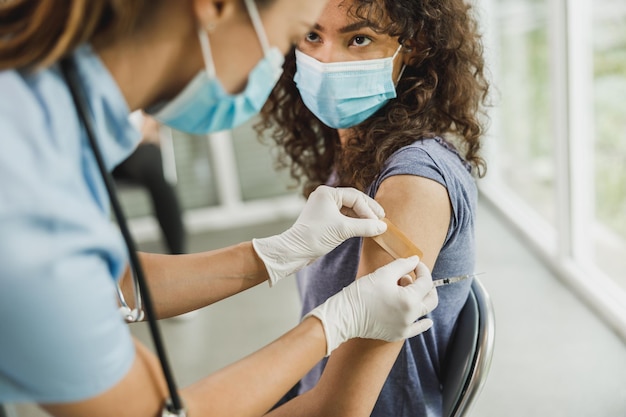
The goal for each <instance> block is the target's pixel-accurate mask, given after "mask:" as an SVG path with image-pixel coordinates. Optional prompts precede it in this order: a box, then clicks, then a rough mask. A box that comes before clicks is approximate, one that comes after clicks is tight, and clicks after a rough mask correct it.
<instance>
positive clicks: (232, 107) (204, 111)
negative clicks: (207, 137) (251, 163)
mask: <svg viewBox="0 0 626 417" xmlns="http://www.w3.org/2000/svg"><path fill="white" fill-rule="evenodd" d="M245 3H246V6H247V8H248V13H249V14H250V19H251V20H252V23H253V25H254V29H255V31H256V33H257V36H258V38H259V41H260V43H261V46H262V47H263V53H264V57H263V59H262V60H261V61H259V63H258V64H257V65H256V66H255V67H254V69H253V70H252V71H251V72H250V74H249V76H248V83H247V85H246V88H245V89H244V91H243V92H241V93H238V94H229V93H227V92H226V91H225V90H224V88H223V87H222V84H221V83H220V81H219V79H218V78H217V76H216V73H215V64H214V63H213V57H212V54H211V47H210V43H209V35H208V33H207V32H206V31H205V30H204V29H200V30H199V31H198V37H199V39H200V46H201V48H202V56H203V58H204V63H205V67H206V68H205V70H203V71H201V72H200V73H198V75H197V76H196V77H195V78H194V79H193V80H192V81H191V82H190V83H189V84H188V85H187V86H186V87H185V88H184V89H183V91H182V92H181V93H180V94H178V95H177V96H176V97H175V98H174V99H173V100H172V101H170V102H168V103H165V104H164V105H160V106H158V108H151V109H147V111H148V112H149V113H151V114H152V115H153V116H154V117H155V118H156V119H157V120H159V121H161V122H162V123H163V124H165V125H167V126H170V127H172V128H174V129H176V130H180V131H183V132H187V133H193V134H207V133H212V132H218V131H221V130H228V129H232V128H234V127H236V126H239V125H241V124H242V123H245V122H246V121H248V120H249V119H251V118H252V117H253V116H255V115H256V114H258V113H259V112H260V111H261V108H262V107H263V105H264V104H265V102H266V101H267V98H268V97H269V95H270V93H271V92H272V89H273V88H274V86H275V85H276V83H277V82H278V79H279V78H280V76H281V74H282V72H283V69H282V65H283V62H284V59H285V58H284V56H283V54H282V53H281V51H280V50H279V49H278V48H276V47H273V48H270V46H269V42H268V40H267V36H266V34H265V30H264V28H263V24H262V23H261V18H260V17H259V13H258V10H257V8H256V5H255V4H254V0H245Z"/></svg>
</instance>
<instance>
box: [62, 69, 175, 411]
mask: <svg viewBox="0 0 626 417" xmlns="http://www.w3.org/2000/svg"><path fill="white" fill-rule="evenodd" d="M60 66H61V72H62V73H63V77H64V78H65V81H66V83H67V85H68V87H69V89H70V92H71V94H72V99H73V100H74V105H75V107H76V111H77V112H78V117H79V120H80V121H81V122H82V124H83V126H84V128H85V131H86V133H87V138H88V140H89V144H90V146H91V148H92V150H93V153H94V156H95V158H96V163H97V164H98V169H99V171H100V174H101V175H102V179H103V180H104V184H105V186H106V190H107V193H108V195H109V199H110V200H111V207H112V208H113V213H114V214H115V218H116V220H117V223H118V226H119V228H120V231H121V232H122V236H123V237H124V241H125V242H126V247H127V249H128V256H129V259H130V268H131V275H132V277H133V284H134V287H133V288H134V301H135V308H130V306H129V305H128V303H127V302H126V300H125V299H124V295H123V294H122V290H121V289H120V287H119V285H118V286H117V294H118V298H119V302H120V306H121V307H120V311H121V313H122V315H123V317H124V320H126V322H128V323H135V322H138V321H141V320H143V319H144V316H145V318H146V319H147V321H148V325H149V327H150V333H151V334H152V340H153V343H154V348H155V350H156V352H157V355H158V357H159V361H160V362H161V369H162V370H163V375H164V377H165V380H166V382H167V387H168V390H169V393H170V398H169V399H167V400H166V402H165V404H164V407H163V413H162V417H186V416H187V413H186V410H185V408H184V405H183V403H182V400H181V398H180V395H179V394H178V389H177V386H176V382H175V381H174V376H173V374H172V372H171V370H170V366H169V362H168V360H167V355H166V352H165V345H164V343H163V340H162V338H161V333H160V331H159V327H158V325H157V322H156V319H155V315H154V308H153V304H152V299H151V298H150V292H149V291H148V286H147V285H146V281H145V277H144V273H143V269H142V267H141V263H140V262H139V258H138V256H137V249H136V245H135V242H134V240H133V238H132V236H131V234H130V231H129V228H128V224H127V222H126V217H125V216H124V213H123V211H122V207H121V205H120V202H119V199H118V197H117V193H116V191H115V185H114V181H113V178H112V177H111V174H110V173H109V172H108V171H107V169H106V166H105V164H104V159H103V157H102V152H101V151H100V147H99V146H98V142H97V141H96V134H95V129H94V125H93V121H92V119H91V116H90V114H89V111H88V106H87V102H86V99H85V97H84V95H83V91H82V88H81V84H80V80H79V77H78V73H77V70H76V66H75V64H74V62H73V60H72V59H71V58H65V59H63V60H61V63H60ZM144 312H145V314H144Z"/></svg>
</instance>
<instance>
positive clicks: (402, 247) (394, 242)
mask: <svg viewBox="0 0 626 417" xmlns="http://www.w3.org/2000/svg"><path fill="white" fill-rule="evenodd" d="M382 220H383V221H384V222H385V223H387V231H386V232H385V233H383V234H382V235H378V236H374V237H373V238H372V239H373V240H374V242H376V243H378V245H380V247H381V248H383V249H384V250H385V251H386V252H387V253H389V254H390V255H391V256H393V257H394V258H395V259H398V258H408V257H411V256H414V255H417V256H419V258H420V259H422V256H423V253H422V251H421V250H420V249H419V248H418V247H417V246H415V245H414V244H413V242H411V241H410V240H409V238H408V237H406V236H405V235H404V233H402V232H401V231H400V229H398V228H397V227H396V225H394V224H393V223H391V222H390V221H389V220H387V219H386V218H385V219H382Z"/></svg>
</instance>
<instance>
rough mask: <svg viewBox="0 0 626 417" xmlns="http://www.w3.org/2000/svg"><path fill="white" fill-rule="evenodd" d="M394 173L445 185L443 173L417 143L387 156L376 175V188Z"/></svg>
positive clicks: (426, 151) (425, 150) (429, 154)
mask: <svg viewBox="0 0 626 417" xmlns="http://www.w3.org/2000/svg"><path fill="white" fill-rule="evenodd" d="M395 175H415V176H419V177H424V178H429V179H431V180H433V181H437V182H438V183H440V184H441V185H443V186H444V187H446V186H447V185H446V180H445V177H444V174H443V172H442V170H441V168H440V167H439V165H438V164H437V163H436V162H435V160H434V159H433V157H432V156H431V153H429V152H428V150H427V149H425V148H424V147H422V146H420V145H418V144H414V145H411V146H406V147H404V148H402V149H400V150H398V151H396V152H395V153H394V154H393V155H392V156H391V157H390V158H389V160H388V161H387V162H386V164H385V166H384V167H383V170H382V171H381V173H380V175H379V176H378V179H377V181H376V190H377V189H378V187H379V186H380V184H381V183H382V182H383V181H384V180H385V179H387V178H389V177H393V176H395Z"/></svg>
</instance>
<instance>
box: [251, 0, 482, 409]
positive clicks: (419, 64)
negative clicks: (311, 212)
mask: <svg viewBox="0 0 626 417" xmlns="http://www.w3.org/2000/svg"><path fill="white" fill-rule="evenodd" d="M472 12H473V11H472V9H471V8H470V6H469V5H468V4H466V3H465V2H464V1H463V0H446V1H441V0H420V1H416V0H331V1H330V2H329V3H328V5H327V6H326V9H325V11H324V12H323V14H322V15H321V17H320V18H319V20H318V22H317V25H316V26H315V29H314V30H313V31H312V32H311V33H309V34H308V35H307V36H306V38H305V39H303V40H301V41H300V42H299V43H298V44H297V48H296V50H295V51H294V52H293V53H291V54H290V56H288V58H287V61H286V63H285V69H286V71H285V73H284V74H283V77H282V79H281V80H280V82H279V84H278V85H277V87H276V89H275V90H274V92H273V94H272V96H271V98H270V100H269V102H268V103H267V104H266V106H265V108H264V111H263V121H262V122H261V123H260V124H258V125H257V130H259V132H261V131H263V130H266V129H269V130H270V131H271V136H272V138H273V139H274V140H275V142H276V143H277V145H278V146H279V148H280V149H281V150H282V158H281V159H282V161H283V163H284V164H285V165H286V166H290V169H291V173H292V176H294V177H295V178H297V179H299V180H301V181H302V182H304V194H305V195H308V194H309V193H310V192H311V191H312V190H314V189H315V187H316V186H318V185H319V184H329V185H333V186H353V187H356V188H358V189H360V190H363V191H365V192H367V193H369V195H370V196H372V197H375V199H376V200H377V201H378V202H380V203H381V204H382V206H383V207H384V208H385V212H386V215H387V218H388V219H389V220H391V221H392V222H393V223H395V224H396V225H397V226H398V227H399V228H400V229H401V230H402V231H403V232H404V233H405V234H406V235H407V236H408V237H409V239H411V240H412V241H413V242H414V243H415V245H416V246H418V247H419V248H420V249H421V250H422V251H423V253H424V254H423V261H424V263H425V264H426V265H428V266H429V267H430V268H432V271H433V278H443V277H450V276H456V275H462V274H469V273H472V272H474V253H475V242H474V224H475V216H476V199H477V191H476V185H475V178H476V177H480V176H482V175H483V174H484V171H485V168H486V166H485V162H484V160H483V159H482V158H481V156H480V155H479V150H480V148H481V143H480V141H481V138H482V134H483V127H482V125H481V118H482V115H483V113H482V110H483V108H484V107H483V106H484V105H485V104H486V96H487V92H488V84H487V82H486V80H485V77H484V74H483V70H484V68H483V64H484V63H483V56H482V45H481V39H480V35H479V33H478V32H477V25H476V21H475V20H474V17H473V15H472ZM389 261H390V255H388V254H387V253H386V252H385V251H384V250H382V249H381V248H380V247H379V246H378V245H377V244H376V243H375V242H374V241H372V240H370V239H361V238H355V239H351V240H348V241H346V242H345V243H344V244H342V245H341V246H339V247H338V248H337V249H335V250H334V251H333V252H331V253H330V254H328V255H326V256H324V257H323V258H321V259H319V260H318V261H316V262H315V263H313V264H312V265H310V266H309V267H308V268H307V269H305V270H303V271H302V272H301V273H300V274H299V276H298V284H299V289H300V293H301V297H302V301H303V311H302V313H303V314H306V313H307V312H308V311H310V310H311V309H312V308H314V307H315V306H317V305H319V304H320V303H322V302H323V301H324V300H326V299H327V298H328V297H330V296H331V295H333V294H335V293H336V292H338V291H340V290H341V289H342V288H343V287H344V286H346V285H348V284H349V283H350V282H351V281H353V280H354V279H355V277H360V276H363V275H364V274H366V273H369V272H371V271H373V270H374V269H376V268H377V267H379V266H381V265H384V264H385V263H387V262H389ZM471 283H472V282H471V279H467V280H464V281H461V282H458V283H454V284H450V285H446V286H443V287H439V289H438V292H439V307H437V309H436V310H435V311H433V312H432V313H431V314H430V317H431V318H432V319H433V321H434V325H433V327H432V329H430V330H429V331H428V332H425V333H423V334H422V335H420V336H418V337H415V338H412V339H410V340H407V341H404V342H398V343H381V342H378V341H374V340H365V339H358V340H353V341H350V342H348V343H346V344H344V345H342V346H341V347H340V348H339V349H337V350H336V351H334V352H333V354H332V355H331V356H330V357H329V358H327V360H324V361H323V362H322V363H320V364H319V365H318V366H317V367H316V368H315V369H313V371H311V372H310V373H309V374H308V375H307V376H306V377H305V378H304V379H303V380H302V381H301V382H300V384H299V386H297V387H295V388H294V390H292V391H293V392H294V395H301V396H307V391H309V390H316V391H318V390H319V389H322V388H320V387H324V388H323V389H324V390H326V391H327V392H326V393H327V394H328V395H332V393H333V391H334V387H338V386H342V385H344V384H346V383H347V382H349V383H350V384H355V386H357V387H359V388H358V389H356V390H355V395H356V398H359V401H356V402H355V401H354V399H353V398H336V400H335V408H334V410H332V411H333V413H336V415H341V416H349V415H355V414H363V413H365V414H368V410H371V409H372V408H373V413H372V415H373V416H378V417H389V416H393V417H401V416H415V417H417V416H441V415H442V384H445V381H442V379H441V375H442V370H443V369H444V368H445V366H446V352H447V350H448V345H449V342H450V338H451V336H452V335H453V333H454V330H455V323H456V320H457V317H458V314H459V312H460V310H461V308H462V307H463V304H464V303H465V300H466V299H467V297H468V293H469V290H470V286H471ZM362 361H367V363H368V366H363V363H362ZM390 368H391V372H390V374H389V376H388V377H387V374H388V372H389V369H390ZM320 378H321V381H320V382H323V383H321V384H320V385H318V386H317V387H316V382H317V381H318V380H319V379H320ZM383 384H384V387H383V388H382V392H381V394H380V396H379V397H378V398H377V396H376V393H377V392H378V389H379V388H380V387H381V385H383ZM309 392H312V391H309ZM369 393H372V394H371V395H370V394H369ZM286 410H287V409H286ZM294 411H296V410H294ZM293 415H296V414H293ZM329 415H331V414H329ZM332 415H335V414H332Z"/></svg>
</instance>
